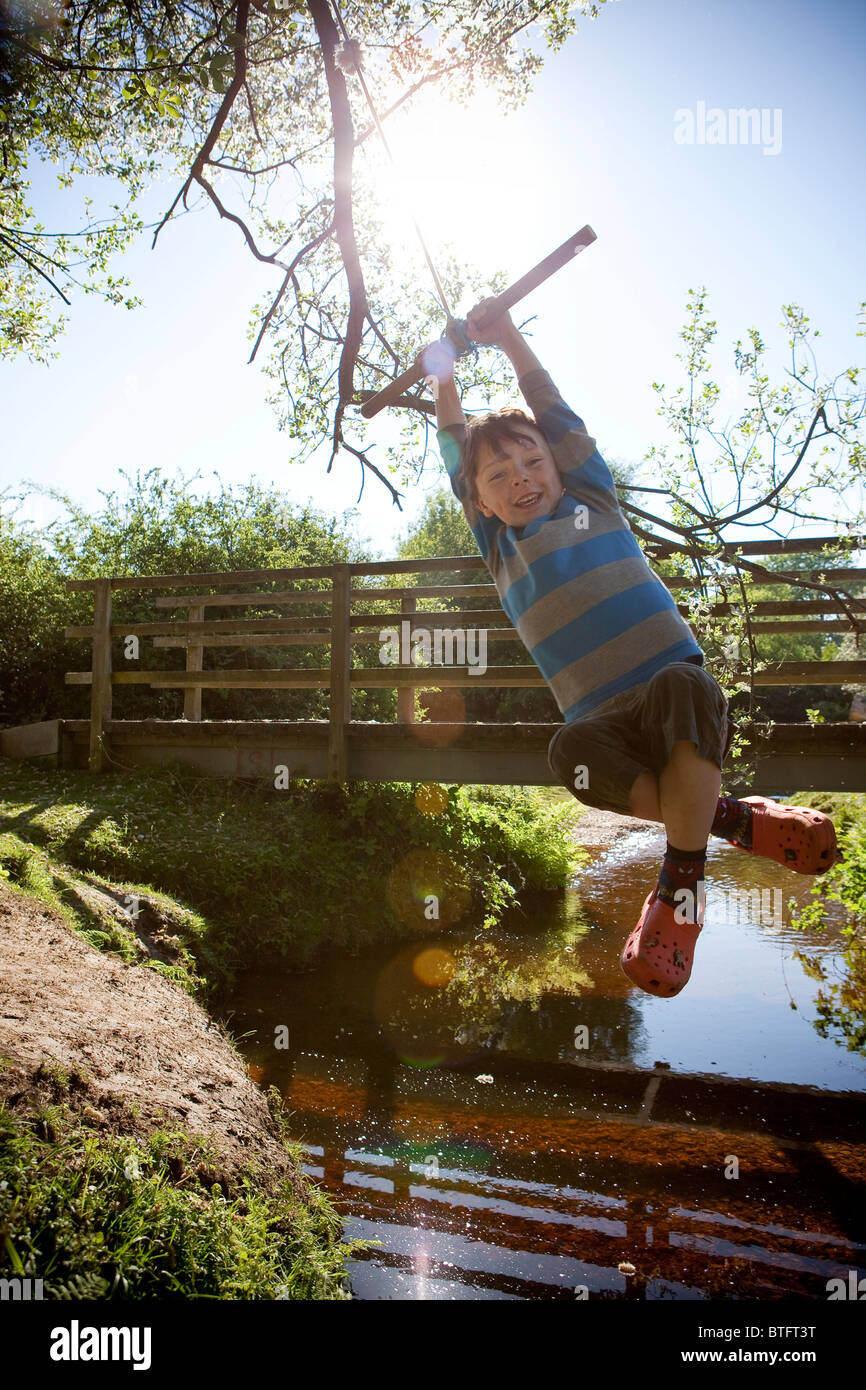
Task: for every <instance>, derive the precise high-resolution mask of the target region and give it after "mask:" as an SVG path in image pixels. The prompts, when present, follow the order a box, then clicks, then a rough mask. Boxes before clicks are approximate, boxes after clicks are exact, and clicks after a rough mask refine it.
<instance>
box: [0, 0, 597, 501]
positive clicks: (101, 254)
mask: <svg viewBox="0 0 866 1390" xmlns="http://www.w3.org/2000/svg"><path fill="white" fill-rule="evenodd" d="M604 3H605V0H597V2H596V3H593V0H578V2H577V3H569V0H514V2H513V3H510V4H509V5H507V6H502V5H500V4H499V3H498V2H497V0H480V3H478V0H447V3H445V0H397V2H396V3H391V2H390V0H388V2H387V3H386V0H372V2H367V3H360V0H343V5H342V8H341V7H340V6H339V5H338V4H337V3H336V0H201V3H198V0H63V10H62V17H60V18H58V14H57V11H56V10H55V9H54V8H53V4H52V0H0V155H2V160H0V344H2V348H0V350H2V351H4V352H5V353H7V354H9V353H12V352H15V351H24V352H26V353H28V354H29V355H30V356H32V357H34V358H36V359H38V360H44V359H45V356H46V354H47V353H48V351H49V350H50V346H51V344H52V342H53V341H54V339H55V337H56V335H57V332H58V329H59V327H60V326H61V324H62V320H61V321H60V322H58V321H57V320H55V319H53V318H52V317H51V315H50V313H49V304H50V297H51V295H56V296H60V297H61V298H63V299H65V300H66V301H67V302H68V293H67V292H68V290H69V289H70V288H71V286H72V285H73V284H75V285H78V286H79V287H81V288H83V289H85V290H87V291H88V292H95V293H102V294H104V295H106V296H107V297H108V298H109V299H112V300H114V301H115V302H126V303H127V304H130V305H133V304H134V303H135V301H134V300H132V299H130V298H128V297H126V295H125V289H126V284H125V282H124V281H122V280H119V279H115V278H114V277H113V276H112V275H111V274H110V273H109V270H108V261H109V258H110V257H111V256H112V255H113V254H114V252H115V251H118V250H120V249H122V248H123V247H124V246H126V245H128V244H129V242H130V240H131V238H132V237H133V236H134V235H135V234H136V233H137V232H138V231H140V230H141V229H142V225H143V224H142V223H141V220H140V218H139V217H138V214H137V212H136V211H135V205H136V200H137V199H138V197H139V195H140V193H141V192H142V190H143V188H144V187H145V185H146V183H147V181H148V180H149V179H151V178H153V177H154V176H155V175H156V174H157V173H161V174H163V175H164V176H166V177H172V178H173V179H174V180H175V181H176V183H177V184H179V187H178V190H177V193H176V196H175V197H174V199H173V201H172V202H171V203H170V206H169V207H168V209H167V211H166V214H165V216H164V217H163V218H162V220H161V221H160V223H159V224H158V226H156V228H155V230H154V238H153V240H154V244H156V241H157V238H158V237H159V236H160V234H161V233H162V232H163V229H164V227H165V226H166V224H167V223H168V222H169V221H170V220H171V218H173V217H174V216H176V215H177V214H178V212H179V210H180V209H182V208H185V207H187V206H188V199H189V196H190V194H191V193H196V194H201V195H203V196H204V198H206V199H207V200H209V202H210V203H211V204H212V206H213V208H214V210H215V211H216V212H217V213H218V214H219V216H220V217H221V218H225V219H226V220H227V221H228V222H229V223H230V224H231V225H232V226H233V227H234V228H236V229H237V233H238V234H240V235H242V236H243V238H244V239H245V242H246V245H247V247H248V249H249V251H250V253H251V254H252V255H253V256H254V257H256V259H257V260H259V261H261V262H264V263H266V264H269V265H272V266H273V267H274V268H275V270H276V271H278V272H279V274H280V279H279V281H278V283H277V285H276V290H275V293H274V294H273V295H272V296H271V299H270V302H269V303H268V304H267V305H262V306H261V309H260V312H259V315H258V320H259V321H258V324H257V325H254V328H253V331H252V336H253V338H254V345H253V351H252V358H255V357H256V355H257V353H258V350H259V348H260V347H261V345H262V343H264V342H267V343H268V346H269V348H270V352H271V356H270V360H269V362H268V365H267V371H268V373H269V375H270V376H271V377H272V379H273V381H274V382H275V383H276V390H275V395H274V401H275V404H276V406H277V408H278V411H279V413H280V423H281V426H282V427H283V428H285V429H287V430H288V432H289V434H290V436H291V437H292V438H295V439H298V440H301V441H302V442H303V444H304V446H305V449H306V453H309V452H312V450H313V449H315V448H316V447H318V445H319V444H320V443H321V442H322V441H323V440H325V439H326V438H330V440H331V447H332V453H331V461H330V463H329V465H328V467H329V468H330V466H331V463H332V462H333V459H334V457H335V455H336V453H337V451H338V450H339V449H341V448H342V449H346V450H348V451H349V452H350V453H351V454H353V455H354V456H355V457H356V458H357V459H358V462H359V465H360V477H361V487H362V489H363V485H364V478H365V477H366V475H367V473H373V474H374V475H375V476H376V477H377V478H379V480H380V481H381V482H382V483H383V484H384V485H385V486H386V487H387V489H388V490H389V492H390V494H391V496H392V497H393V499H394V500H395V501H396V502H398V504H399V493H398V490H397V488H396V487H395V485H394V484H393V483H392V482H391V480H390V477H389V476H388V473H390V474H392V475H393V474H394V473H396V474H398V475H399V476H400V477H406V476H408V475H407V472H406V469H407V465H406V463H405V455H404V454H403V452H402V451H401V450H400V449H398V448H397V447H394V448H392V449H390V450H389V452H388V459H389V463H388V466H387V472H386V471H383V470H382V469H380V468H379V467H378V465H377V464H376V463H374V462H373V460H372V459H371V458H370V456H369V454H368V453H367V452H366V450H365V448H364V444H365V440H366V434H367V429H368V426H367V425H366V424H365V423H364V422H363V421H362V420H360V419H357V418H355V417H354V416H350V415H347V411H349V409H350V407H351V404H352V402H353V401H354V400H355V398H356V391H357V390H364V389H368V390H375V389H378V388H379V387H380V386H381V385H382V384H384V382H385V381H386V380H387V379H388V378H389V376H391V375H394V374H396V370H395V369H396V368H397V367H398V366H405V365H406V364H407V363H408V362H409V361H411V360H412V359H413V358H414V356H415V354H416V352H417V350H418V348H419V347H420V346H421V345H422V344H423V343H425V342H427V341H428V340H429V339H431V338H432V337H434V336H437V335H438V333H439V332H440V330H441V328H442V326H443V325H442V313H441V309H440V306H439V304H438V303H437V302H436V300H435V298H434V297H433V296H432V295H431V294H430V293H429V291H428V289H427V284H428V283H429V282H428V281H427V280H426V279H425V280H423V281H422V279H421V272H422V271H423V272H424V275H425V276H426V269H425V268H424V267H423V265H422V264H419V266H418V267H417V269H416V270H414V271H412V272H411V273H409V274H407V275H405V276H403V277H398V276H396V275H395V273H394V268H393V266H392V265H391V263H390V260H389V256H388V251H387V248H386V247H385V245H384V240H383V237H382V235H381V232H380V229H379V226H378V223H377V219H376V214H375V192H374V187H373V184H374V180H375V172H376V168H377V164H381V162H382V159H383V157H384V156H383V154H382V151H381V149H380V148H379V144H378V140H379V136H378V134H377V128H379V127H381V129H382V130H383V131H384V130H385V129H386V128H388V129H390V128H391V127H392V126H393V125H394V123H395V122H399V121H400V120H401V119H403V118H405V116H406V115H407V113H408V112H409V111H410V109H412V108H413V106H414V105H416V104H417V103H418V102H419V101H421V100H423V99H424V98H425V97H426V95H427V94H428V92H435V93H436V94H437V95H439V94H442V93H447V96H448V99H449V100H451V101H465V100H466V99H468V98H469V97H471V95H472V93H473V92H474V91H475V90H476V89H477V88H479V87H487V88H494V89H495V90H496V91H497V92H498V94H499V96H500V99H501V102H502V104H503V107H508V106H513V105H515V104H517V103H518V102H520V101H522V100H523V99H524V98H525V96H526V94H527V92H528V90H529V88H530V85H531V82H532V79H533V77H534V75H535V74H536V72H537V71H538V69H539V68H540V66H541V64H542V53H543V51H544V49H545V48H547V49H552V50H556V49H558V48H560V47H561V45H562V44H563V43H564V42H565V40H566V39H567V38H568V37H569V35H570V34H572V33H573V32H574V30H575V28H576V24H577V19H578V17H579V16H582V15H588V16H591V17H593V18H594V17H595V16H596V15H597V14H598V13H599V10H600V8H601V6H602V5H603V4H604ZM368 96H369V97H370V100H371V102H372V108H373V109H371V105H370V103H369V102H368ZM359 150H361V151H362V152H368V159H367V165H368V167H367V169H366V170H361V169H360V168H359V163H358V160H357V158H356V156H357V153H358V151H359ZM33 156H38V157H41V158H43V159H46V160H48V161H50V162H51V163H53V164H55V165H56V166H58V167H59V168H60V172H59V175H58V177H59V179H60V182H61V185H63V186H69V185H71V184H72V183H73V182H74V180H75V178H76V177H77V176H80V175H84V174H97V175H103V176H108V177H110V178H112V179H115V180H117V181H119V183H120V185H121V186H122V187H123V189H124V192H125V194H126V196H127V204H126V206H125V207H124V208H121V207H120V206H119V205H115V206H114V209H113V211H114V213H115V214H116V215H115V216H113V217H111V218H109V219H108V220H107V221H106V222H104V223H98V222H96V223H89V224H88V226H87V227H85V228H83V229H82V230H81V231H80V232H77V233H74V234H68V233H65V234H62V235H61V234H59V233H56V232H51V233H49V232H47V231H46V230H45V229H44V227H43V226H42V225H41V224H40V223H39V222H38V221H36V220H35V213H34V211H33V209H32V208H31V207H30V206H29V204H28V202H27V190H28V188H29V187H30V184H29V183H28V182H27V179H26V174H27V171H28V160H30V159H32V158H33ZM238 183H240V185H241V187H242V189H243V192H242V194H241V195H240V196H239V195H238V191H237V186H238ZM290 202H293V203H294V206H293V208H292V210H291V213H290V214H285V213H284V212H282V211H280V208H281V207H282V208H285V207H286V205H287V204H289V203H290ZM76 248H79V251H78V252H76ZM77 254H79V255H80V259H78V260H76V255H77ZM82 267H83V273H84V274H85V275H86V279H84V280H82V279H80V278H79V274H78V272H79V270H81V269H82ZM440 273H441V281H442V284H443V286H444V288H445V291H446V293H447V296H448V298H449V300H451V301H453V302H458V301H460V300H461V299H462V298H463V297H464V296H469V295H473V296H474V297H475V298H476V299H477V298H481V297H482V295H483V294H486V293H489V292H490V290H491V288H494V289H495V288H496V287H497V283H501V282H496V281H495V277H494V283H493V285H491V281H490V278H489V275H490V271H489V268H488V271H487V274H486V276H485V277H484V279H483V280H482V278H481V277H479V276H478V275H475V276H473V275H470V274H469V273H468V272H466V271H464V270H463V269H461V268H460V267H459V266H458V265H457V263H456V262H455V261H454V260H453V258H451V259H449V261H448V263H447V264H446V265H444V266H442V267H441V268H440ZM252 358H251V360H252ZM475 376H476V378H477V380H478V381H479V382H480V383H481V384H486V385H491V384H492V383H493V382H494V381H495V380H497V379H498V372H497V371H496V370H493V371H490V370H489V368H488V370H487V371H486V372H485V371H484V370H480V369H479V370H477V371H475ZM422 418H423V414H422ZM418 428H419V425H418V424H416V423H414V421H413V424H412V426H411V427H410V434H411V435H412V437H413V438H415V437H416V436H417V432H418ZM305 456H306V455H305Z"/></svg>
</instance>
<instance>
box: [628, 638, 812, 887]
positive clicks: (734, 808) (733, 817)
mask: <svg viewBox="0 0 866 1390" xmlns="http://www.w3.org/2000/svg"><path fill="white" fill-rule="evenodd" d="M684 666H685V671H684V674H680V673H681V672H683V668H684ZM697 669H698V674H697V675H694V674H689V666H688V665H685V664H684V663H675V664H674V665H673V666H670V667H665V668H664V670H663V671H660V672H658V673H657V676H656V677H654V678H653V680H652V681H651V682H650V683H649V686H648V687H647V692H648V696H649V694H650V691H651V690H652V691H653V694H654V696H655V699H654V701H652V700H650V699H648V705H649V706H650V711H649V714H650V719H649V723H650V725H651V727H650V728H648V729H647V738H648V739H651V737H652V725H653V724H654V723H655V724H656V725H657V723H658V721H659V720H660V719H662V718H663V715H662V712H661V711H663V710H665V709H666V710H667V711H668V722H669V724H670V720H671V710H672V706H673V705H674V703H675V702H676V699H677V698H682V696H683V694H684V693H685V695H686V696H687V695H688V693H689V692H691V694H692V696H693V699H694V707H695V724H694V726H693V728H691V729H690V728H689V727H688V723H686V724H683V723H682V719H680V720H679V722H678V723H677V722H676V721H675V731H676V732H681V733H682V732H690V733H692V734H693V735H694V738H695V743H694V745H693V744H692V743H691V742H690V744H689V747H690V749H691V750H692V753H693V754H694V757H693V759H692V766H691V767H689V754H685V758H686V761H685V763H680V764H679V765H680V769H681V771H683V772H685V776H686V780H687V781H691V783H692V785H693V788H694V791H693V796H692V798H691V809H693V810H694V811H695V815H696V819H695V820H694V822H693V823H694V828H695V833H694V835H692V837H691V840H693V841H694V844H692V843H691V841H690V842H689V844H688V846H685V847H688V848H694V847H696V846H697V844H698V841H699V839H700V836H701V835H702V834H703V823H704V818H703V817H702V816H701V815H700V809H699V803H700V801H701V798H702V796H703V786H704V785H706V786H707V787H708V786H709V785H710V783H711V782H712V781H713V780H714V777H713V771H714V769H715V758H716V756H717V755H716V754H715V753H713V754H712V755H711V757H710V760H709V765H707V761H706V759H702V758H701V756H700V753H701V752H702V751H707V749H708V748H709V747H710V745H711V744H712V745H714V744H715V740H716V734H715V730H716V728H717V718H718V701H717V700H715V699H714V698H713V691H712V687H715V689H716V690H718V687H717V686H716V685H715V681H713V680H712V677H710V676H708V674H707V673H706V672H705V671H701V670H700V669H699V668H697ZM683 682H685V686H684V687H683ZM677 687H679V689H678V690H677ZM672 691H674V692H676V693H675V694H674V696H673V698H672V697H671V692H672ZM659 696H661V699H660V698H659ZM718 696H719V698H720V699H721V700H722V701H724V697H723V696H722V694H721V691H718ZM653 704H654V705H655V708H654V709H653V708H652V705H653ZM686 719H687V716H686ZM725 722H726V723H727V720H726V719H725ZM702 730H708V731H709V732H708V733H707V737H708V738H709V739H710V744H707V745H706V746H705V747H704V748H702V749H699V748H698V747H697V741H698V735H699V732H700V731H702ZM729 743H730V734H729V733H727V735H726V737H725V742H724V745H723V748H722V752H721V757H720V758H719V765H721V763H722V762H724V758H725V756H726V754H727V748H728V744H729ZM675 748H676V744H675V743H669V744H668V745H667V746H663V747H662V750H661V753H660V756H661V757H662V758H665V757H667V756H668V749H669V752H670V756H669V759H668V762H667V764H665V766H664V767H663V768H662V770H661V771H660V772H659V773H655V772H646V771H645V772H641V773H640V774H639V776H638V777H637V778H636V779H635V781H634V783H633V784H632V787H631V789H630V794H629V806H630V809H631V813H632V815H635V816H640V817H641V818H642V819H644V820H656V821H663V822H664V824H665V827H666V829H667V833H668V840H669V842H670V843H671V844H673V845H678V844H681V843H682V840H678V839H677V838H676V837H677V836H678V835H679V836H682V835H685V834H687V833H688V828H689V825H690V823H692V822H691V821H690V810H689V809H684V810H683V811H681V812H680V813H679V814H678V813H677V811H676V805H677V804H681V805H682V806H683V807H684V808H688V807H689V800H688V799H687V800H686V801H684V802H683V801H682V800H681V798H682V785H683V784H682V777H681V776H678V775H677V772H676V767H677V762H676V760H675V758H674V750H675ZM701 769H702V770H701ZM669 776H671V782H670V786H669V788H668V789H667V790H666V791H665V792H664V793H663V790H662V788H663V785H664V784H665V780H666V778H668V777H669ZM663 803H664V804H663ZM672 805H673V814H674V816H678V820H677V823H673V822H671V820H670V817H671V814H672V810H671V808H672ZM708 833H709V834H712V835H716V836H718V837H719V838H720V839H723V840H727V841H728V843H729V844H732V845H735V846H736V847H737V848H738V849H742V850H746V851H747V852H748V853H751V854H758V855H760V856H762V857H764V858H767V859H773V860H775V861H776V862H777V863H779V864H784V865H785V866H786V867H787V868H790V869H793V870H794V871H795V872H796V873H802V874H820V873H826V872H827V870H828V869H831V868H832V867H833V865H834V863H836V861H837V858H838V849H837V845H836V832H835V829H834V827H833V822H832V821H831V820H830V818H829V816H826V815H825V814H824V813H823V812H822V811H815V810H813V809H812V808H810V807H799V806H779V805H777V804H776V803H775V802H773V801H769V800H767V798H766V797H761V796H747V797H742V798H736V797H731V796H718V797H717V801H716V805H715V810H714V814H713V816H712V817H711V820H710V825H709V831H708Z"/></svg>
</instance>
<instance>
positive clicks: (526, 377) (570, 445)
mask: <svg viewBox="0 0 866 1390" xmlns="http://www.w3.org/2000/svg"><path fill="white" fill-rule="evenodd" d="M488 303H490V301H489V300H482V301H481V303H480V304H479V305H478V306H477V307H476V308H475V309H473V310H472V312H471V314H469V316H468V318H467V320H466V330H467V332H468V333H469V335H470V337H472V338H474V339H475V340H476V342H479V343H487V344H489V345H490V346H492V347H498V348H501V349H502V351H503V352H504V353H505V355H506V356H507V357H508V359H509V360H510V362H511V365H512V366H513V368H514V373H515V376H516V377H517V384H518V386H519V388H520V391H521V394H522V395H523V397H524V399H525V401H526V403H527V405H528V406H529V408H530V410H531V411H532V413H533V415H534V416H535V419H536V420H537V421H538V424H539V425H540V427H541V429H542V430H543V432H544V435H545V438H546V439H547V441H548V443H549V445H550V451H551V453H552V454H553V458H554V461H555V463H556V466H557V468H558V469H559V471H560V473H561V474H562V475H563V478H564V479H565V480H566V481H568V480H570V479H571V480H573V481H575V482H576V481H581V482H583V484H584V486H585V485H586V484H587V483H590V484H594V485H595V486H596V487H602V488H606V489H608V490H609V491H611V492H613V493H614V495H615V493H616V485H615V483H614V480H613V476H612V474H611V472H610V469H609V468H608V466H607V464H606V463H605V461H604V459H603V458H602V457H601V454H599V452H598V450H597V449H596V447H595V440H594V439H592V438H591V437H590V435H589V434H588V433H587V429H586V425H585V424H584V423H583V420H581V418H580V416H579V415H576V414H575V413H574V411H573V410H572V409H571V407H570V406H568V405H566V403H565V401H564V400H563V399H562V397H561V396H560V394H559V391H558V390H557V388H556V387H555V386H554V384H553V381H552V380H551V378H550V376H549V374H548V373H547V372H546V371H545V369H544V367H542V365H541V363H540V362H539V360H538V358H537V357H536V356H535V353H534V352H533V351H532V349H531V348H530V346H529V344H528V343H527V341H526V339H525V338H524V336H523V334H522V333H521V332H520V330H519V329H518V328H516V327H515V325H514V323H513V322H512V319H511V315H510V314H508V313H505V314H502V315H501V316H500V317H498V318H496V319H495V320H494V321H493V323H492V324H490V326H489V327H488V328H485V327H484V322H485V315H484V310H485V307H486V305H487V304H488Z"/></svg>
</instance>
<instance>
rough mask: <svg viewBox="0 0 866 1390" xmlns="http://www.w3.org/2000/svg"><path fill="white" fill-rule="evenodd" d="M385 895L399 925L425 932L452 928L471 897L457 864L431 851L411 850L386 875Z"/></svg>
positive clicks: (436, 851) (439, 853)
mask: <svg viewBox="0 0 866 1390" xmlns="http://www.w3.org/2000/svg"><path fill="white" fill-rule="evenodd" d="M386 891H387V895H388V902H389V904H390V906H391V909H392V911H393V912H394V913H395V915H396V916H397V917H399V918H400V921H401V922H403V923H404V925H406V926H408V927H415V928H416V929H417V930H419V931H426V932H435V931H436V929H437V926H439V927H450V926H452V925H453V924H454V923H455V922H456V921H458V920H459V918H461V917H462V916H463V914H464V912H465V911H466V909H467V908H468V907H469V904H470V902H471V897H472V895H471V892H470V890H469V888H468V886H467V884H466V880H465V877H464V874H463V871H462V870H461V868H460V866H459V864H455V863H454V861H453V860H452V859H450V858H449V857H448V855H447V854H443V853H442V851H441V850H433V849H413V850H410V851H409V853H408V854H406V855H404V856H403V858H402V859H401V860H400V861H399V863H397V864H395V865H394V867H393V869H392V870H391V872H390V874H389V875H388V883H387V889H386Z"/></svg>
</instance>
